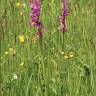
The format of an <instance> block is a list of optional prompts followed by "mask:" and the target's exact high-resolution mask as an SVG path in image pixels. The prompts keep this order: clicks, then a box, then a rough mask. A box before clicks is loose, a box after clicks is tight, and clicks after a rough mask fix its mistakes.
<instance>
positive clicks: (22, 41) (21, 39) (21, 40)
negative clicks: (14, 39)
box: [19, 35, 25, 43]
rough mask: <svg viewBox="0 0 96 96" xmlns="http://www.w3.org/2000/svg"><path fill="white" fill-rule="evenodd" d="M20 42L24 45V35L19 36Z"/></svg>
mask: <svg viewBox="0 0 96 96" xmlns="http://www.w3.org/2000/svg"><path fill="white" fill-rule="evenodd" d="M19 41H20V43H24V41H25V38H24V35H20V36H19Z"/></svg>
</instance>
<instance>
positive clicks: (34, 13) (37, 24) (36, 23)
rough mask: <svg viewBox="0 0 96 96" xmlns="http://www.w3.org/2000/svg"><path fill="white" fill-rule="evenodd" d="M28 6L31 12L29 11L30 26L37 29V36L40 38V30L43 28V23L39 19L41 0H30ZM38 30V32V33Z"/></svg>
mask: <svg viewBox="0 0 96 96" xmlns="http://www.w3.org/2000/svg"><path fill="white" fill-rule="evenodd" d="M29 5H30V8H31V12H30V17H31V20H30V26H31V27H33V28H36V29H37V30H38V32H37V33H38V34H37V35H38V36H39V35H40V36H39V37H40V38H41V37H42V36H41V32H42V29H43V25H42V23H41V21H40V11H41V0H30V4H29ZM39 30H40V33H39Z"/></svg>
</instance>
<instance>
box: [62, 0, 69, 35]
mask: <svg viewBox="0 0 96 96" xmlns="http://www.w3.org/2000/svg"><path fill="white" fill-rule="evenodd" d="M67 16H68V5H67V0H62V14H61V16H60V25H61V30H62V32H63V33H64V32H67V22H66V17H67Z"/></svg>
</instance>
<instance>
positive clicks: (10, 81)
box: [0, 0, 96, 96]
mask: <svg viewBox="0 0 96 96" xmlns="http://www.w3.org/2000/svg"><path fill="white" fill-rule="evenodd" d="M28 1H29V0H0V57H1V58H0V96H96V23H95V22H96V7H95V6H96V0H68V1H69V3H68V7H69V16H68V17H67V23H68V32H66V33H64V34H62V32H60V30H59V16H60V13H61V11H60V10H61V8H60V0H42V12H41V17H40V19H41V21H42V22H43V25H44V27H45V31H44V36H43V39H42V41H41V40H39V39H38V40H37V41H36V42H35V43H33V42H32V40H31V38H33V37H34V36H35V34H36V30H35V29H32V28H30V26H29V19H30V17H29V13H30V8H29V2H28ZM17 2H23V3H24V4H25V7H23V8H18V7H17V6H16V4H17ZM21 12H22V13H23V16H21V15H20V13H21ZM21 34H22V35H24V37H25V42H24V44H21V43H20V42H19V40H18V36H19V35H21ZM10 48H14V49H15V50H16V54H15V55H13V54H10V53H9V54H5V52H6V51H8V50H9V49H10ZM60 50H61V51H62V52H64V54H61V53H60ZM8 52H9V51H8ZM70 52H74V57H73V58H71V59H65V58H64V56H65V55H68V54H69V53H70ZM21 63H24V65H23V66H21V65H20V64H21ZM14 74H16V75H17V79H16V80H15V79H14V78H13V75H14Z"/></svg>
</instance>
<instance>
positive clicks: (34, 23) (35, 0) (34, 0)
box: [30, 0, 68, 38]
mask: <svg viewBox="0 0 96 96" xmlns="http://www.w3.org/2000/svg"><path fill="white" fill-rule="evenodd" d="M61 7H62V14H61V16H60V26H61V30H62V32H63V33H64V32H67V23H66V17H67V16H68V6H67V0H62V6H61ZM30 9H31V12H30V17H31V20H30V25H31V27H33V28H36V29H37V30H38V32H37V35H38V36H39V37H40V38H41V37H42V35H43V32H42V30H43V24H42V22H41V21H40V11H41V0H30Z"/></svg>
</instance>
